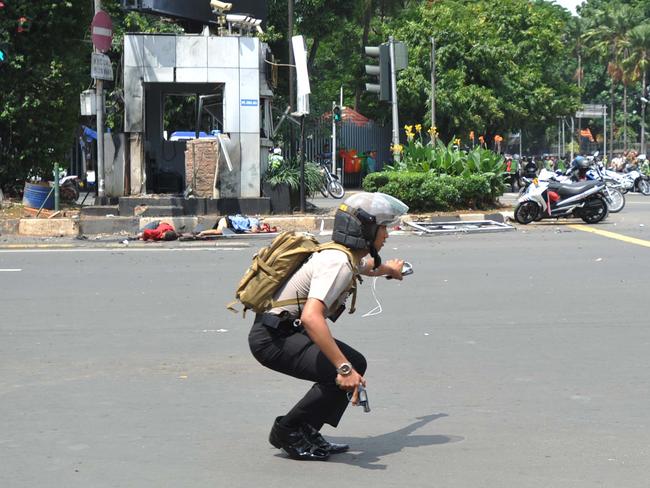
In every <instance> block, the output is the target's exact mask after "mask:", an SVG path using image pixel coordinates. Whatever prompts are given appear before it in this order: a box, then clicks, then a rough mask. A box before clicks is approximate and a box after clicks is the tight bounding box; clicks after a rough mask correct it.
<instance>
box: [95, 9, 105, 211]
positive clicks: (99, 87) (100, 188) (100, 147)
mask: <svg viewBox="0 0 650 488" xmlns="http://www.w3.org/2000/svg"><path fill="white" fill-rule="evenodd" d="M94 6H95V14H97V13H98V12H100V11H101V9H102V1H101V0H94ZM95 52H99V51H97V49H96V48H95ZM95 81H96V89H95V91H96V106H97V200H99V202H98V203H99V204H100V205H101V204H103V203H104V201H103V200H104V198H106V190H105V182H104V81H103V80H99V79H98V80H95Z"/></svg>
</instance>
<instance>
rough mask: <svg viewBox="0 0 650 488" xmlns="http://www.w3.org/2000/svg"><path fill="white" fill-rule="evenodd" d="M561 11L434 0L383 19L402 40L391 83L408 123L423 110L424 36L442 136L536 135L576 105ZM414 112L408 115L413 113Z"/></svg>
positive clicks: (495, 1)
mask: <svg viewBox="0 0 650 488" xmlns="http://www.w3.org/2000/svg"><path fill="white" fill-rule="evenodd" d="M569 19H570V16H569V14H568V12H567V11H566V10H564V9H562V8H560V7H557V6H555V5H552V4H549V3H546V2H538V3H533V2H528V1H526V0H486V1H482V2H473V1H464V0H440V1H437V2H433V3H430V2H420V3H419V4H418V5H417V6H414V7H413V8H409V9H404V11H403V12H402V14H401V15H400V16H399V17H398V18H396V19H394V20H393V21H392V22H391V24H390V30H391V31H392V34H393V35H394V36H395V38H397V39H400V40H404V41H406V43H407V44H408V46H409V49H410V51H409V60H410V64H409V68H408V69H407V70H405V71H404V72H403V73H402V74H401V79H400V81H399V82H398V86H399V97H400V106H401V107H400V108H401V111H402V112H406V113H407V114H408V115H407V116H402V118H403V119H404V120H405V121H406V122H408V121H413V122H416V121H418V120H426V117H427V116H428V100H429V96H430V88H429V85H430V83H429V73H430V67H429V51H430V42H429V38H430V37H431V36H432V35H433V36H435V38H436V46H437V54H436V59H437V73H438V76H437V86H436V91H437V93H436V99H437V100H436V111H437V114H436V118H437V119H438V120H437V122H438V125H439V130H440V132H441V134H442V135H443V136H445V137H446V138H449V137H451V136H453V135H456V136H460V137H464V138H465V139H466V137H467V134H468V133H469V131H470V130H474V131H476V132H477V134H484V135H485V136H486V140H488V139H489V140H492V139H493V137H494V135H495V134H504V133H507V132H509V131H516V132H518V131H519V129H521V128H523V129H524V130H527V131H531V132H535V133H540V134H542V133H543V131H544V129H545V128H546V126H548V125H550V124H553V123H555V120H556V117H557V116H561V115H568V114H570V113H572V112H573V111H575V109H576V108H577V107H578V105H579V99H578V89H577V87H576V86H575V85H573V84H572V83H571V82H570V81H569V80H570V78H571V69H570V67H569V65H568V64H567V63H566V59H568V58H570V50H569V47H568V45H567V44H568V43H567V42H566V36H567V24H568V21H569ZM413 117H414V119H412V118H413Z"/></svg>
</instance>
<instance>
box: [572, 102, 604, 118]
mask: <svg viewBox="0 0 650 488" xmlns="http://www.w3.org/2000/svg"><path fill="white" fill-rule="evenodd" d="M606 110H607V107H606V106H605V105H596V104H585V105H583V106H582V110H578V111H577V112H576V118H577V119H591V118H595V117H602V116H603V115H605V113H606Z"/></svg>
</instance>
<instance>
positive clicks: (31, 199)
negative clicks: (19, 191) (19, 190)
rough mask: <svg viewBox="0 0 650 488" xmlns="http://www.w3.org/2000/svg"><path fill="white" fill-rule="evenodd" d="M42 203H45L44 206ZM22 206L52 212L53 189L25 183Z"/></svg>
mask: <svg viewBox="0 0 650 488" xmlns="http://www.w3.org/2000/svg"><path fill="white" fill-rule="evenodd" d="M50 190H52V193H50ZM48 195H49V196H48ZM43 202H45V205H43ZM23 205H25V206H26V207H32V208H41V206H42V207H43V208H46V209H48V210H54V188H52V187H50V186H49V185H47V186H44V185H37V184H34V183H27V182H25V193H24V194H23Z"/></svg>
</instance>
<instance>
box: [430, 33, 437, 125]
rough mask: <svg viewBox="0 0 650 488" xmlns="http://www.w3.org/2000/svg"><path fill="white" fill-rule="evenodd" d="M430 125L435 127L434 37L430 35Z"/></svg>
mask: <svg viewBox="0 0 650 488" xmlns="http://www.w3.org/2000/svg"><path fill="white" fill-rule="evenodd" d="M431 127H436V39H435V38H434V37H433V36H432V37H431Z"/></svg>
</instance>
